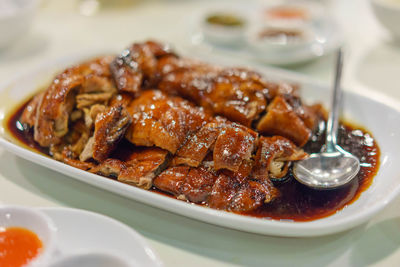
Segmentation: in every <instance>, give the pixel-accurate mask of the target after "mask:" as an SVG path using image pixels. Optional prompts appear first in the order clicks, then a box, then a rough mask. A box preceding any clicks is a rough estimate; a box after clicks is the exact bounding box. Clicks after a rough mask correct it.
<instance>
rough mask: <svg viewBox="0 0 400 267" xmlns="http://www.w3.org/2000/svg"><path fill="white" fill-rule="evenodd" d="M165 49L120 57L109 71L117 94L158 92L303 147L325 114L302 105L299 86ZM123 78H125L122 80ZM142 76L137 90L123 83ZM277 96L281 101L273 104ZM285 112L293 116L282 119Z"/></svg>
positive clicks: (149, 47)
mask: <svg viewBox="0 0 400 267" xmlns="http://www.w3.org/2000/svg"><path fill="white" fill-rule="evenodd" d="M162 47H163V46H162V45H161V44H158V45H157V44H156V43H154V42H150V43H149V42H147V43H139V44H134V45H133V46H132V47H131V48H130V49H127V50H126V51H124V53H123V54H121V56H120V57H117V58H116V59H115V60H114V62H113V64H112V67H111V72H112V73H113V76H114V78H115V79H116V83H117V84H123V85H121V86H118V88H119V90H121V91H131V92H134V93H135V94H137V93H138V90H139V89H138V88H139V87H140V86H142V88H146V87H147V88H149V87H150V88H154V87H156V88H158V89H160V90H162V91H164V92H166V93H167V94H170V95H179V96H181V97H184V98H186V99H188V100H190V101H192V102H194V103H195V104H196V105H199V106H201V107H203V108H204V109H205V110H206V111H207V112H209V113H211V114H213V115H221V116H223V117H225V118H227V119H229V120H230V121H233V122H238V123H240V124H242V125H244V126H246V127H252V126H254V127H253V128H254V129H255V130H257V131H259V132H260V133H262V134H264V135H281V136H284V137H287V138H289V139H291V140H292V141H293V142H295V143H296V144H297V145H299V146H303V145H304V144H305V143H306V142H307V141H308V139H309V138H310V136H311V132H312V130H313V129H314V127H315V125H316V122H317V121H318V119H319V118H318V117H319V116H321V112H320V110H318V109H315V108H310V107H308V106H306V105H304V104H302V102H301V99H300V97H299V96H298V94H297V89H296V87H295V86H293V85H290V84H287V83H274V82H270V81H266V80H265V79H263V78H262V76H261V75H260V74H258V73H256V72H253V71H250V70H247V69H242V68H222V67H216V66H212V65H207V64H204V63H200V62H197V61H194V60H188V59H185V58H180V57H178V56H177V55H176V54H174V53H172V52H171V51H170V50H165V49H162ZM153 51H154V52H153ZM133 55H135V56H133ZM121 58H123V59H125V61H123V60H122V59H121ZM144 58H147V60H144ZM127 60H128V63H127V62H126V61H127ZM116 62H122V63H121V64H116ZM124 62H125V63H124ZM131 65H132V66H134V67H129V66H131ZM120 73H124V74H125V76H127V77H125V78H123V77H120V76H119V74H120ZM138 76H139V77H140V78H137V80H138V82H137V83H136V85H135V86H126V85H125V84H124V81H128V80H129V79H130V78H131V79H132V77H134V78H135V79H136V77H138ZM277 97H280V98H279V101H277V100H275V98H277ZM282 102H284V103H282ZM270 111H272V112H270ZM269 113H270V114H269ZM282 113H285V114H288V115H289V117H288V118H286V116H281V114H282ZM293 120H294V121H293ZM271 124H273V125H271ZM292 124H293V125H292ZM288 125H290V126H291V128H289V129H288V128H287V127H286V126H288Z"/></svg>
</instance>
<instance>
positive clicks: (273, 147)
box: [252, 136, 308, 181]
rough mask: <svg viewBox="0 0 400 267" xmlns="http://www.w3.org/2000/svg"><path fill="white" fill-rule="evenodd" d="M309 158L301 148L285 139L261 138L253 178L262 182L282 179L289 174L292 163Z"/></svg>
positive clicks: (279, 137)
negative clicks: (270, 179)
mask: <svg viewBox="0 0 400 267" xmlns="http://www.w3.org/2000/svg"><path fill="white" fill-rule="evenodd" d="M307 156H308V155H307V153H305V152H304V151H303V150H302V149H301V148H298V147H297V146H296V145H295V144H293V142H291V141H290V140H288V139H286V138H284V137H281V136H273V137H260V140H259V146H258V150H257V153H256V157H255V164H254V168H253V173H252V176H253V177H254V178H255V179H257V180H261V181H268V180H269V178H282V177H284V176H285V175H286V174H287V171H288V168H289V164H290V162H291V161H296V160H301V159H305V158H306V157H307Z"/></svg>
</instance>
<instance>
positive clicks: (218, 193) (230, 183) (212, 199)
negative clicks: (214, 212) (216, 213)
mask: <svg viewBox="0 0 400 267" xmlns="http://www.w3.org/2000/svg"><path fill="white" fill-rule="evenodd" d="M240 186H241V183H240V182H239V181H238V180H237V179H236V178H235V177H229V176H227V175H224V174H221V175H219V177H218V179H217V180H216V181H215V184H214V186H213V188H212V191H211V193H210V196H209V197H208V205H209V206H210V207H211V208H214V209H219V210H228V209H229V207H230V203H231V201H232V199H233V197H234V196H235V195H236V193H237V191H238V189H239V188H240Z"/></svg>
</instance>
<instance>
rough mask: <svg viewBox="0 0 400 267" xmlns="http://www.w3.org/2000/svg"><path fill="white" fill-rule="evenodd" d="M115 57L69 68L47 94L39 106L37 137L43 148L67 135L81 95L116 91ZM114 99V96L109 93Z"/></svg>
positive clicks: (45, 93) (59, 76)
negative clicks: (111, 68)
mask: <svg viewBox="0 0 400 267" xmlns="http://www.w3.org/2000/svg"><path fill="white" fill-rule="evenodd" d="M111 60H112V57H103V58H98V59H95V60H92V61H89V62H85V63H83V64H80V65H77V66H73V67H71V68H68V69H66V70H65V71H64V72H63V73H61V74H59V75H57V77H56V78H55V80H54V81H53V82H52V83H51V85H50V86H49V88H48V89H47V90H46V91H45V92H44V94H43V96H42V97H41V101H39V104H38V107H37V114H36V120H35V124H34V128H35V131H34V138H35V141H37V142H38V143H39V144H40V145H41V146H44V147H47V146H50V145H52V144H58V143H60V142H61V141H62V137H63V136H64V135H66V134H67V132H68V123H69V115H70V113H71V112H72V110H73V108H74V106H75V101H76V100H75V96H76V95H77V94H78V93H79V92H92V93H93V91H95V92H97V91H99V92H105V91H107V92H115V91H116V89H115V87H114V86H113V81H112V80H111V76H110V72H109V63H110V62H111ZM110 96H111V94H110Z"/></svg>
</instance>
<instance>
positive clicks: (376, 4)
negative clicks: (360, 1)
mask: <svg viewBox="0 0 400 267" xmlns="http://www.w3.org/2000/svg"><path fill="white" fill-rule="evenodd" d="M371 4H372V7H373V10H374V13H375V15H376V17H377V18H378V20H379V21H380V23H381V24H382V25H383V26H384V27H385V28H386V29H388V30H389V31H390V32H391V33H392V34H393V36H394V37H395V38H396V39H400V0H371Z"/></svg>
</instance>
